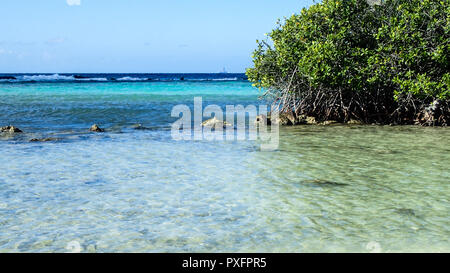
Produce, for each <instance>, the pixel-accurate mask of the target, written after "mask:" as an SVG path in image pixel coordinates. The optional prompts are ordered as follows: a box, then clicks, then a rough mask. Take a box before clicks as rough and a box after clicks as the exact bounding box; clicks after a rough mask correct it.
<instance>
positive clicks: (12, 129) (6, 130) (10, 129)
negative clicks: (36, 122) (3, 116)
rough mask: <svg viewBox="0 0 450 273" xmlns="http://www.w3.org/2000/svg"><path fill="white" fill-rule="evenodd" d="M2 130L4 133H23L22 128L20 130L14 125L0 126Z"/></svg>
mask: <svg viewBox="0 0 450 273" xmlns="http://www.w3.org/2000/svg"><path fill="white" fill-rule="evenodd" d="M0 132H2V133H23V131H22V130H20V129H19V128H17V127H14V126H12V125H9V126H4V127H0Z"/></svg>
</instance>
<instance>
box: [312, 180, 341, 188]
mask: <svg viewBox="0 0 450 273" xmlns="http://www.w3.org/2000/svg"><path fill="white" fill-rule="evenodd" d="M303 183H307V184H309V185H311V186H319V187H339V186H348V184H345V183H340V182H335V181H327V180H322V179H313V180H304V181H303Z"/></svg>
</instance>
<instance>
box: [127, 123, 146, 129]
mask: <svg viewBox="0 0 450 273" xmlns="http://www.w3.org/2000/svg"><path fill="white" fill-rule="evenodd" d="M131 128H133V129H134V130H149V129H150V128H148V127H145V126H142V124H140V123H139V124H134V125H132V126H131Z"/></svg>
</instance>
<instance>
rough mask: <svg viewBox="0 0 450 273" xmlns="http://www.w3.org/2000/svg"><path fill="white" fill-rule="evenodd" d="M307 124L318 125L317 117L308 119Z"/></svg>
mask: <svg viewBox="0 0 450 273" xmlns="http://www.w3.org/2000/svg"><path fill="white" fill-rule="evenodd" d="M306 124H310V125H314V124H317V121H316V118H315V117H306Z"/></svg>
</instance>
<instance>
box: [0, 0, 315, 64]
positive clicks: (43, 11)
mask: <svg viewBox="0 0 450 273" xmlns="http://www.w3.org/2000/svg"><path fill="white" fill-rule="evenodd" d="M312 2H313V1H312V0H282V1H280V0H226V1H225V0H39V1H36V0H3V1H2V3H1V6H0V25H1V28H0V73H38V72H41V73H44V72H46V73H73V72H78V73H158V72H159V73H183V72H184V73H202V72H204V73H214V72H219V71H222V70H223V69H224V68H225V69H226V70H227V71H228V72H235V73H241V72H244V71H245V69H246V68H247V67H250V66H251V65H252V61H251V54H252V51H253V50H254V49H255V48H256V40H257V39H260V40H261V39H264V37H265V36H264V34H265V33H268V32H270V30H271V29H273V28H274V27H275V26H276V22H277V19H278V18H283V17H286V16H291V15H292V14H293V13H298V12H299V11H300V10H301V8H303V7H307V6H309V5H311V4H312Z"/></svg>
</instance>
